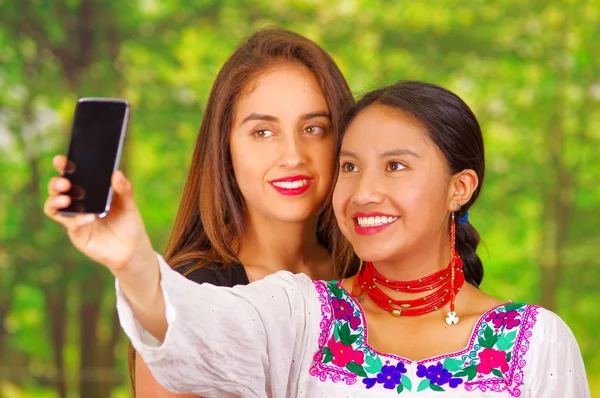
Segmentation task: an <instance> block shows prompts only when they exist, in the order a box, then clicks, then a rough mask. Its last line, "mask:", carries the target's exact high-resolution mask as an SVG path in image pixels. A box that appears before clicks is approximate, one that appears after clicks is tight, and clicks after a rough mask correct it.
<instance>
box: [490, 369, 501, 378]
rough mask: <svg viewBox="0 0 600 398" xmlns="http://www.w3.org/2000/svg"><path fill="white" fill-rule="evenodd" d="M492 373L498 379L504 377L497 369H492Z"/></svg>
mask: <svg viewBox="0 0 600 398" xmlns="http://www.w3.org/2000/svg"><path fill="white" fill-rule="evenodd" d="M492 373H493V374H494V375H496V376H498V377H501V378H504V375H503V374H502V372H500V371H499V370H498V369H492Z"/></svg>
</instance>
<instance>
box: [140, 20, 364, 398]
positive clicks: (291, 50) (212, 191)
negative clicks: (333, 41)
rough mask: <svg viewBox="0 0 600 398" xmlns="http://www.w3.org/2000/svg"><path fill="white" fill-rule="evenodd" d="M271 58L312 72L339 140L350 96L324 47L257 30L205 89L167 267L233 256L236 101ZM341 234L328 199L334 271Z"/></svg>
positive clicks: (322, 228)
mask: <svg viewBox="0 0 600 398" xmlns="http://www.w3.org/2000/svg"><path fill="white" fill-rule="evenodd" d="M277 62H293V63H297V64H300V65H303V66H305V67H306V68H308V70H310V71H311V72H312V73H313V74H314V76H315V77H316V79H317V81H318V82H319V85H320V86H321V89H322V90H323V93H324V94H325V99H326V101H327V104H328V106H329V110H330V113H331V121H332V132H333V134H334V137H335V140H336V142H339V141H340V137H341V133H342V132H341V126H342V123H343V115H344V111H345V109H347V107H349V106H350V105H351V104H352V103H353V102H354V99H353V97H352V93H351V91H350V88H349V87H348V84H347V83H346V80H345V79H344V76H343V75H342V73H341V72H340V70H339V68H338V67H337V65H336V64H335V62H334V61H333V59H332V58H331V57H330V56H329V54H327V52H325V50H323V49H322V48H321V47H320V46H319V45H317V44H316V43H315V42H313V41H311V40H309V39H307V38H305V37H303V36H301V35H299V34H296V33H294V32H290V31H288V30H285V29H280V28H271V29H265V30H261V31H259V32H257V33H255V34H253V35H252V36H250V37H249V38H248V39H247V40H245V41H243V42H242V43H241V44H240V45H239V46H238V47H237V49H236V50H235V51H234V52H233V54H232V55H231V56H230V57H229V59H228V60H227V61H226V62H225V64H224V65H223V67H222V68H221V70H220V72H219V74H218V75H217V78H216V80H215V82H214V84H213V87H212V90H211V92H210V96H209V97H208V102H207V104H206V109H205V111H204V117H203V119H202V124H201V125H200V130H199V131H198V137H197V139H196V144H195V147H194V153H193V155H192V162H191V165H190V170H189V174H188V177H187V180H186V182H185V186H184V189H183V194H182V197H181V202H180V204H179V210H178V212H177V217H176V219H175V224H174V226H173V231H172V233H171V238H170V240H169V243H168V246H167V249H166V253H165V256H164V257H165V260H166V261H167V262H168V263H169V264H170V265H171V267H173V268H176V269H177V268H180V267H182V266H186V268H187V267H188V266H189V265H190V264H192V267H191V268H189V269H187V270H186V273H189V272H191V271H193V270H195V269H198V268H201V267H203V266H205V265H208V264H211V263H217V264H221V265H223V266H230V265H232V264H233V263H235V262H237V261H238V259H237V253H238V250H239V243H240V242H239V239H240V237H241V236H242V233H243V229H244V217H243V214H244V213H243V198H242V194H241V192H240V190H239V188H238V186H237V184H236V181H235V176H234V174H233V170H232V168H231V166H230V165H231V152H230V149H229V138H230V134H231V127H232V121H233V116H234V111H235V104H236V101H237V99H238V98H239V96H240V94H241V93H242V92H243V90H244V88H245V87H246V85H247V84H248V83H249V82H251V81H252V80H253V79H254V78H255V77H256V76H258V75H259V74H260V73H261V72H263V71H264V70H265V69H267V68H270V67H272V65H273V64H274V63H277ZM330 197H331V196H330ZM339 235H340V232H339V228H338V226H337V223H336V220H335V217H334V215H333V210H332V207H331V201H330V199H329V200H327V201H326V203H325V204H324V205H323V207H322V208H321V210H320V214H319V222H318V227H317V237H318V239H319V241H320V243H321V244H323V246H325V247H326V248H327V249H328V250H329V251H330V252H331V253H332V257H333V265H334V269H333V271H334V273H335V275H336V276H339V277H342V276H344V274H345V273H346V272H347V264H349V261H348V260H349V259H347V258H345V257H346V256H339V257H336V256H335V255H334V254H333V253H337V252H340V251H339V250H336V249H335V247H334V244H333V243H332V242H336V241H338V240H337V237H338V236H339ZM134 371H135V351H133V349H131V347H130V351H129V373H130V377H131V381H132V386H134ZM134 394H135V389H134Z"/></svg>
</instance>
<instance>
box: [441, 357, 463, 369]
mask: <svg viewBox="0 0 600 398" xmlns="http://www.w3.org/2000/svg"><path fill="white" fill-rule="evenodd" d="M463 363H464V362H463V361H461V360H460V359H454V358H446V359H444V368H446V370H448V371H450V372H456V371H457V370H460V369H462V367H463Z"/></svg>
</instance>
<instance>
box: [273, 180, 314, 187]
mask: <svg viewBox="0 0 600 398" xmlns="http://www.w3.org/2000/svg"><path fill="white" fill-rule="evenodd" d="M311 181H312V180H309V179H305V180H296V181H273V182H272V183H271V184H273V186H276V187H277V188H281V189H296V188H302V187H304V186H306V185H308V184H310V183H311Z"/></svg>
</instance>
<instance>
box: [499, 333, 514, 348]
mask: <svg viewBox="0 0 600 398" xmlns="http://www.w3.org/2000/svg"><path fill="white" fill-rule="evenodd" d="M515 337H517V331H516V330H515V331H513V332H510V333H508V334H502V335H501V336H500V338H499V339H498V343H497V344H496V346H497V347H498V349H499V350H501V351H508V350H510V349H511V348H512V346H513V345H514V344H515Z"/></svg>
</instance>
